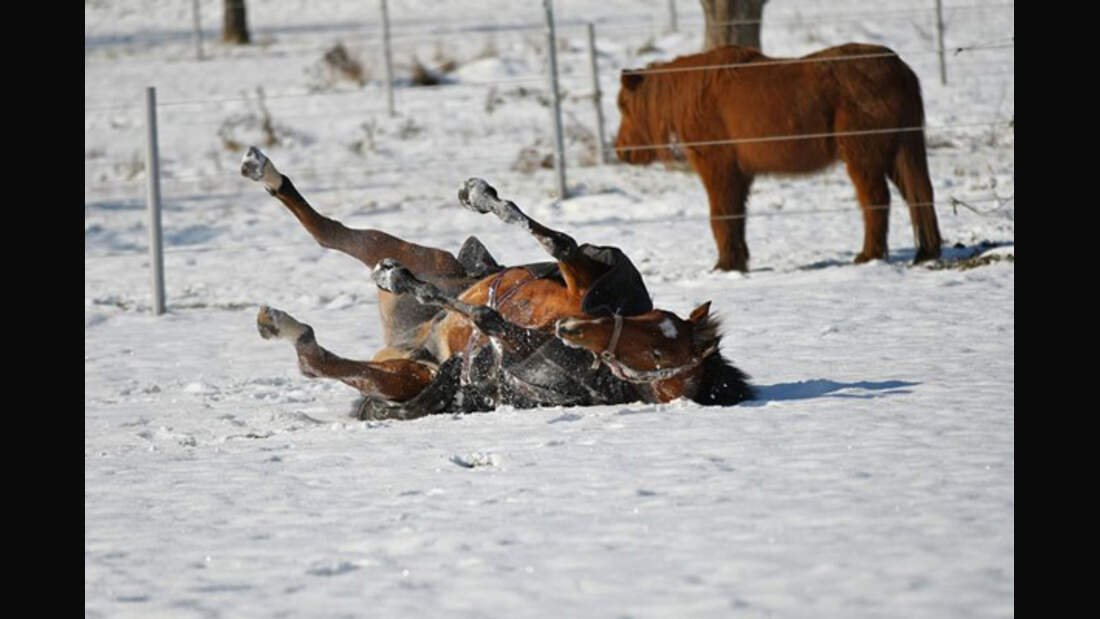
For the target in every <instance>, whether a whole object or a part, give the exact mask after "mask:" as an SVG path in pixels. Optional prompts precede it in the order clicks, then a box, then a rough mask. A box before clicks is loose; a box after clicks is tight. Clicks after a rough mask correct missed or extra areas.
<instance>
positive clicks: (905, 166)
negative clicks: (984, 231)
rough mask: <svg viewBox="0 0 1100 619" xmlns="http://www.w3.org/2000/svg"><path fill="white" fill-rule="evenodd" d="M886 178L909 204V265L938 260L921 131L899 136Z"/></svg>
mask: <svg viewBox="0 0 1100 619" xmlns="http://www.w3.org/2000/svg"><path fill="white" fill-rule="evenodd" d="M890 177H891V178H892V179H893V181H894V184H895V185H897V186H898V189H899V190H900V191H901V194H902V195H903V196H905V201H906V202H907V203H909V221H910V222H912V224H913V240H914V241H915V242H916V244H917V255H916V258H914V260H913V262H914V263H916V262H921V261H924V260H932V259H935V258H939V257H940V246H941V245H942V244H943V239H941V238H940V225H939V221H938V220H937V218H936V205H935V197H934V195H933V193H932V181H931V179H930V178H929V176H928V156H927V155H926V153H925V148H924V131H913V132H909V133H905V134H903V135H902V136H901V140H900V146H899V148H898V152H897V155H895V159H894V169H893V172H892V174H891V175H890Z"/></svg>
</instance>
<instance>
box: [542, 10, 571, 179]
mask: <svg viewBox="0 0 1100 619" xmlns="http://www.w3.org/2000/svg"><path fill="white" fill-rule="evenodd" d="M551 3H552V0H542V6H543V8H545V9H546V42H547V56H548V57H549V60H550V95H551V97H552V100H553V102H554V107H553V117H554V170H555V171H556V172H557V174H558V199H559V200H564V199H566V198H567V197H568V195H567V193H566V189H565V141H564V139H563V138H562V130H561V92H560V91H559V90H558V49H557V48H558V42H557V37H556V36H554V7H553V6H552V4H551Z"/></svg>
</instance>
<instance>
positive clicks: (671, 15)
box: [668, 0, 678, 32]
mask: <svg viewBox="0 0 1100 619" xmlns="http://www.w3.org/2000/svg"><path fill="white" fill-rule="evenodd" d="M677 29H678V27H677V24H676V0H668V31H669V32H676V31H677Z"/></svg>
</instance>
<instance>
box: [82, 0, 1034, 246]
mask: <svg viewBox="0 0 1100 619" xmlns="http://www.w3.org/2000/svg"><path fill="white" fill-rule="evenodd" d="M1013 8H1014V4H1012V3H998V4H985V5H953V6H946V7H944V9H945V11H946V12H947V14H948V15H949V16H956V17H958V16H960V15H967V14H971V15H977V16H981V15H983V14H984V12H985V11H1004V10H1012V9H1013ZM933 14H934V11H933V10H932V9H931V8H929V9H911V8H910V9H896V10H895V9H888V10H882V11H876V12H874V13H871V12H849V13H835V12H834V13H829V14H821V15H793V16H768V17H767V18H765V20H764V22H765V23H771V24H788V25H800V24H807V23H814V24H816V23H823V22H831V23H846V22H856V21H860V20H864V19H868V18H871V17H873V18H875V19H876V20H890V19H898V20H912V19H915V18H919V17H921V16H925V17H931V16H932V15H933ZM643 21H645V22H646V23H643ZM652 22H653V19H652V18H651V17H646V19H645V20H643V19H641V18H640V17H639V18H630V17H627V18H624V19H623V20H621V21H620V22H619V23H616V24H604V23H601V26H600V27H601V32H603V33H605V36H607V34H606V33H607V32H610V33H613V34H614V35H616V36H617V34H621V33H626V32H630V31H632V30H646V29H648V30H653V23H652ZM700 23H701V22H700ZM746 23H755V22H753V21H752V20H734V21H731V22H723V23H722V24H720V25H723V26H728V25H741V24H746ZM681 24H682V25H683V26H688V27H694V26H693V25H692V22H691V21H690V20H689V21H686V22H681ZM586 25H587V24H585V23H584V22H579V21H570V20H564V21H563V22H561V23H557V24H555V27H556V28H557V29H558V31H559V32H562V31H568V30H570V29H571V28H573V27H581V26H586ZM544 28H546V25H545V24H532V23H528V24H524V23H513V24H506V25H503V26H501V25H491V26H485V25H484V24H482V25H481V26H478V25H474V24H454V23H452V24H450V27H449V28H448V29H446V30H443V31H432V32H428V33H424V32H421V33H416V32H412V31H408V32H394V33H393V34H392V39H393V40H394V41H397V42H399V43H402V44H405V43H409V44H411V43H415V42H434V41H438V40H440V38H441V37H448V36H456V35H466V34H475V33H476V34H479V35H486V36H501V35H504V34H507V33H513V34H515V33H520V34H522V33H530V32H534V31H541V30H543V29H544ZM697 29H698V28H697ZM356 41H358V42H359V43H362V40H360V39H352V42H353V43H354V42H356ZM372 44H373V42H372ZM1014 44H1015V37H1014V36H1006V37H998V38H989V39H985V40H978V41H969V42H966V43H965V44H963V45H956V46H951V47H945V48H944V49H927V48H923V49H908V50H905V51H901V52H894V51H888V52H881V53H879V52H875V53H861V54H849V55H841V56H832V57H827V58H818V57H803V58H782V59H770V60H767V61H763V62H751V63H744V62H742V63H729V64H715V65H705V66H694V67H662V66H660V65H657V66H651V67H647V68H643V69H639V68H631V67H626V66H619V67H608V62H607V59H606V58H604V59H603V60H604V62H603V65H602V67H600V69H599V70H600V74H598V75H590V74H589V71H588V67H587V66H584V65H582V64H581V63H582V61H583V59H581V58H573V60H572V62H573V64H572V65H568V64H567V67H566V68H567V69H568V70H566V71H565V72H564V74H563V75H562V76H561V83H559V84H558V85H557V86H554V87H548V86H547V83H546V81H547V75H546V74H545V73H529V74H524V73H520V74H516V75H510V76H507V77H504V78H500V79H455V78H452V77H448V76H446V75H442V76H441V79H442V83H439V84H435V85H418V86H415V87H413V86H412V85H411V84H407V85H406V86H404V87H399V88H398V89H397V92H399V93H401V94H402V95H404V96H408V97H410V99H408V102H409V103H410V104H413V103H415V104H416V105H431V106H433V107H435V108H447V107H451V106H461V105H467V104H473V105H478V104H481V105H484V103H483V102H480V101H479V100H478V99H477V98H475V97H471V96H464V95H461V96H460V95H456V94H454V93H460V92H466V91H468V90H470V89H474V90H480V91H488V94H489V96H490V97H491V96H492V93H493V92H495V89H497V88H509V87H514V88H515V89H519V90H522V91H523V92H524V93H526V94H528V95H531V96H530V99H531V100H532V101H534V102H535V104H536V105H540V106H545V105H546V104H545V103H544V102H543V103H539V97H545V96H547V93H549V92H550V91H551V89H552V88H553V89H556V90H558V91H559V92H564V93H566V94H568V95H570V97H571V100H572V101H574V102H580V101H585V100H591V101H592V102H593V103H595V105H597V106H602V105H603V103H602V102H601V95H602V92H603V91H611V92H613V91H614V90H615V89H616V88H617V87H618V81H619V80H620V79H621V76H623V75H648V74H662V73H678V72H683V71H714V70H726V69H741V68H750V67H751V68H762V67H767V66H775V65H793V64H799V63H820V62H845V61H861V60H871V59H876V58H884V57H891V56H900V57H902V58H903V59H904V60H905V61H906V62H907V63H910V64H917V65H920V64H921V63H922V62H924V61H925V60H926V59H927V60H928V61H932V62H934V61H935V60H936V56H941V55H942V54H944V53H947V54H950V56H951V57H952V63H951V66H952V67H953V71H956V73H955V77H956V79H974V80H983V79H986V80H987V79H991V78H1006V79H1008V80H1009V82H1011V78H1012V77H1014V72H1013V71H1011V70H1010V71H1005V68H1006V67H1008V68H1011V67H1012V66H1013V61H1012V60H1011V59H1008V60H1006V59H1004V58H1003V57H1001V58H998V59H994V60H981V59H980V58H981V57H982V56H981V55H983V54H1005V53H1008V54H1010V55H1011V53H1012V50H1014ZM321 49H323V48H319V47H315V46H303V47H287V46H280V47H279V50H278V53H280V54H283V55H286V54H309V53H315V52H317V51H320V50H321ZM270 53H272V52H271V50H266V51H261V52H258V53H257V54H256V57H257V58H261V57H264V55H265V54H270ZM589 54H590V57H591V58H593V59H594V58H596V56H597V52H596V48H595V47H591V48H590V49H589ZM577 55H579V54H577ZM250 57H251V56H249V55H247V54H246V55H238V54H236V53H230V54H227V58H231V59H232V60H234V61H236V60H244V59H248V58H250ZM960 58H961V60H959V59H960ZM976 58H977V59H976ZM192 60H193V59H192ZM153 61H154V62H156V61H158V60H153ZM160 61H163V59H161V60H160ZM97 62H105V61H99V60H92V61H89V60H87V59H86V64H87V63H91V64H93V65H94V64H95V63H97ZM114 62H130V61H129V60H125V61H114ZM592 64H593V70H595V69H596V62H595V60H593V61H592ZM985 67H993V68H994V70H993V71H989V70H985ZM608 69H610V70H608ZM960 69H961V70H963V71H961V72H959V71H958V70H960ZM966 69H974V71H972V72H967V71H966ZM1006 87H1007V86H1006ZM448 95H450V96H448ZM371 96H375V97H376V99H375V100H374V101H373V103H374V105H369V104H368V105H356V104H355V102H357V101H358V102H362V101H368V102H369V97H371ZM1003 96H1004V95H1002V97H1003ZM412 97H415V99H413V98H412ZM382 99H383V97H382V93H381V90H380V88H379V85H378V84H377V83H376V82H374V83H370V84H368V86H367V87H360V88H358V89H348V90H342V89H339V88H336V89H334V90H333V91H318V90H315V89H304V90H302V89H297V90H294V89H292V90H285V91H272V92H270V93H267V92H256V93H254V94H252V95H250V94H248V93H245V94H242V95H241V96H214V97H201V98H180V99H175V100H171V99H170V100H166V101H161V102H159V103H158V104H157V106H156V108H157V109H158V110H160V111H161V112H163V115H164V117H165V118H164V119H163V120H162V122H163V125H164V126H163V127H162V129H161V131H164V132H172V131H183V132H187V133H192V132H194V131H196V130H198V129H199V128H207V129H213V130H215V131H220V130H221V129H224V128H225V127H226V126H228V125H231V124H232V123H233V122H238V121H241V122H243V121H242V118H243V117H244V116H251V117H253V120H255V119H256V118H259V117H261V116H264V117H268V118H270V115H277V116H278V118H280V119H291V120H294V121H303V120H308V121H309V122H312V121H313V120H314V119H331V118H341V119H344V118H359V119H363V120H367V119H368V118H371V117H373V116H382V115H383V114H385V113H386V111H387V110H386V108H385V106H383V105H382V104H381V101H382ZM451 99H454V100H456V101H457V102H452V101H450V100H451ZM348 101H350V102H352V105H347V104H346V103H344V102H348ZM403 101H404V99H403ZM428 102H430V103H428ZM325 103H334V104H336V105H335V106H333V107H325V106H324V105H323V104H325ZM269 104H270V106H269ZM227 107H230V108H231V107H237V108H238V109H239V111H237V112H230V113H231V114H236V115H237V116H230V117H225V116H224V115H225V114H226V113H227V109H226V108H227ZM140 112H141V105H140V103H138V102H136V101H135V102H134V103H117V102H112V103H93V104H91V105H87V106H86V107H85V115H86V127H87V124H88V123H89V122H92V121H90V120H88V118H89V117H94V118H96V119H97V121H96V122H104V121H103V120H102V118H103V117H104V116H107V117H109V118H107V119H106V122H107V123H108V124H109V126H110V130H111V131H113V132H115V134H122V133H125V132H133V133H134V134H137V133H138V132H142V131H143V130H144V128H143V127H142V126H141V124H140V121H139V120H138V119H137V118H135V117H136V116H138V115H140ZM132 113H133V114H132ZM131 114H132V115H131ZM209 114H215V115H218V114H220V115H222V116H221V117H214V118H210V119H207V118H204V115H209ZM242 115H244V116H242ZM600 117H601V122H602V114H601V116H600ZM1014 126H1015V121H1014V118H1012V117H1002V116H996V115H995V116H991V117H987V118H981V119H972V120H969V121H959V120H955V121H953V122H949V123H945V124H941V125H931V126H924V125H920V126H916V125H914V126H902V127H884V128H876V129H866V130H853V131H828V132H813V133H792V134H784V135H760V136H747V137H738V138H729V137H719V138H716V139H712V140H691V141H670V142H664V143H652V144H636V145H630V146H620V147H615V146H610V145H608V144H606V143H603V144H599V145H598V146H597V154H598V155H600V156H601V157H603V156H605V155H606V156H607V157H608V158H610V157H612V156H614V155H616V154H622V153H629V152H635V151H643V150H674V151H676V150H679V149H684V148H692V149H699V148H703V149H705V148H709V147H720V146H733V145H738V144H750V143H761V142H779V141H792V140H820V139H836V138H855V137H860V136H874V135H883V134H900V133H911V132H924V133H925V135H926V136H928V135H936V134H945V135H955V134H957V133H958V132H965V131H971V130H976V129H982V130H989V131H1005V130H1009V131H1008V133H1011V132H1012V130H1014ZM599 134H600V135H601V136H602V135H604V133H603V128H602V126H601V127H600V132H599ZM372 140H373V138H372ZM541 148H544V149H548V148H549V147H548V146H545V145H544V146H543V147H541ZM508 149H511V153H510V154H508V155H502V154H500V153H503V152H509V150H508ZM463 150H464V152H463V154H462V156H461V158H462V161H463V163H476V164H478V165H482V166H483V167H484V168H486V169H487V170H490V172H489V174H491V175H493V176H494V178H495V177H507V176H525V177H529V176H530V175H531V172H530V171H518V170H516V169H515V166H516V162H517V155H518V153H516V144H515V143H514V142H509V143H496V144H477V145H476V146H473V147H469V148H465V149H463ZM938 156H954V155H953V153H939V152H936V151H935V150H934V149H933V150H930V152H929V157H930V158H935V157H938ZM602 160H604V161H606V159H602ZM377 161H378V158H377V157H373V158H372V160H371V161H370V162H369V165H363V167H362V170H361V171H359V170H356V169H354V168H350V169H349V166H347V165H342V166H332V167H326V166H321V167H302V168H299V169H296V170H294V174H293V176H294V178H295V180H296V181H299V182H301V181H302V180H303V179H304V180H305V181H306V182H308V183H313V184H324V183H332V184H339V187H332V188H325V187H321V188H314V189H313V191H316V190H318V189H319V190H320V191H355V190H363V189H381V188H399V187H400V186H401V183H400V181H396V180H395V181H393V182H387V181H386V180H385V179H386V178H387V176H388V175H395V174H402V173H404V172H407V171H409V170H426V169H432V168H436V169H453V167H454V165H455V161H454V156H453V155H451V154H446V153H445V154H443V155H442V156H437V157H430V156H429V157H423V156H419V157H406V158H396V159H391V160H386V159H385V158H382V159H381V161H382V163H381V164H379V163H377ZM595 165H599V163H596V164H595ZM85 170H86V174H87V173H91V174H92V175H93V176H98V177H100V180H93V181H89V179H88V178H86V183H85V196H86V213H87V212H88V211H87V208H88V205H89V204H92V205H96V204H116V205H117V204H123V203H128V202H131V203H137V202H141V201H143V200H144V198H143V197H142V196H141V195H134V194H135V193H137V192H138V191H140V190H141V188H142V186H143V185H144V184H146V183H147V182H148V171H147V170H146V169H145V166H144V164H143V162H142V161H141V160H140V159H139V158H138V156H137V154H136V153H135V156H134V157H131V158H118V157H106V156H88V155H87V154H86V159H85ZM96 171H98V172H96ZM364 174H366V175H369V176H370V177H371V178H372V179H374V180H373V181H372V182H368V183H363V182H361V181H359V182H352V183H348V180H349V178H356V177H358V178H359V179H362V178H363V175H364ZM157 175H158V178H159V182H160V183H163V185H164V186H165V187H166V189H167V193H168V194H169V196H170V199H172V200H188V199H194V198H196V197H203V196H209V195H211V194H212V193H214V192H220V194H221V195H225V196H233V195H240V194H242V193H245V192H247V191H248V190H251V189H254V187H252V186H251V184H247V188H244V187H245V186H246V185H245V184H242V183H241V182H240V179H239V178H233V177H234V176H235V175H219V176H213V175H203V174H196V173H195V172H194V170H193V169H192V170H189V171H175V170H173V168H172V164H171V163H169V165H168V167H167V168H165V169H164V170H161V171H159V172H158V173H157ZM231 181H236V182H231ZM158 187H159V183H158ZM937 191H938V192H941V193H942V191H941V190H937ZM185 192H191V194H190V195H187V194H186V193H185ZM253 193H254V192H253ZM96 196H98V197H96ZM89 198H91V200H89ZM441 199H443V198H441ZM833 201H834V202H850V201H852V200H841V199H836V200H833ZM1012 201H1013V198H1012V197H1011V196H1008V197H1002V196H997V195H996V194H994V195H992V196H990V195H970V196H967V195H963V196H950V197H948V198H944V199H941V200H938V201H936V202H929V203H922V204H917V205H909V207H911V208H922V207H935V206H939V207H941V208H946V207H950V208H952V209H953V211H955V212H957V209H958V208H959V207H960V206H961V207H963V208H964V209H968V210H970V211H972V212H974V213H976V214H978V215H982V216H987V215H993V214H997V213H998V212H999V211H1001V210H1002V209H1003V208H1004V207H1006V206H1007V205H1009V204H1011V203H1012ZM974 204H995V206H994V208H993V209H990V210H987V211H983V210H982V209H978V208H976V207H974V206H972V205H974ZM897 207H898V205H897V204H895V208H897ZM864 208H868V209H871V210H876V209H886V208H890V206H889V205H875V206H870V207H864ZM902 208H904V206H902ZM840 212H844V213H851V212H852V205H851V204H849V205H848V206H846V207H842V208H841V207H838V208H819V209H809V210H775V211H767V210H752V211H749V212H746V213H744V214H740V215H725V216H714V217H711V216H705V215H703V216H698V217H696V216H678V217H675V218H669V217H662V218H657V219H652V220H638V221H634V220H632V223H638V224H639V225H649V224H662V223H663V224H668V223H669V222H670V221H672V220H673V219H674V220H675V221H677V222H690V221H705V220H708V219H709V220H712V221H713V220H721V219H740V218H751V217H768V218H774V217H804V216H810V215H817V214H822V213H840ZM1009 217H1011V214H1009ZM308 244H309V243H294V244H287V245H286V246H288V247H295V246H304V245H308ZM264 247H268V248H273V247H278V246H271V245H265V246H264ZM246 249H258V247H257V246H249V245H240V246H236V245H203V244H200V245H198V246H186V247H182V246H174V247H168V248H166V252H165V253H168V254H178V253H196V252H199V253H201V252H219V251H232V250H246ZM141 253H142V252H141V251H139V250H135V251H132V252H129V251H127V252H114V253H105V254H91V255H86V260H101V259H114V258H127V257H135V256H140V255H141Z"/></svg>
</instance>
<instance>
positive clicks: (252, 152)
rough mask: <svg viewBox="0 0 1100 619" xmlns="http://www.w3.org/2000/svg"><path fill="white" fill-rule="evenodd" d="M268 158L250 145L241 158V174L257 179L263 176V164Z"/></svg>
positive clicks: (265, 163) (267, 161)
mask: <svg viewBox="0 0 1100 619" xmlns="http://www.w3.org/2000/svg"><path fill="white" fill-rule="evenodd" d="M268 163H270V160H269V159H268V158H267V156H266V155H264V154H263V153H262V152H260V149H258V148H256V147H255V146H251V147H249V149H248V152H247V153H245V154H244V157H243V158H242V159H241V176H243V177H245V178H250V179H252V180H254V181H258V180H260V179H261V178H263V177H264V166H265V165H267V164H268Z"/></svg>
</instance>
